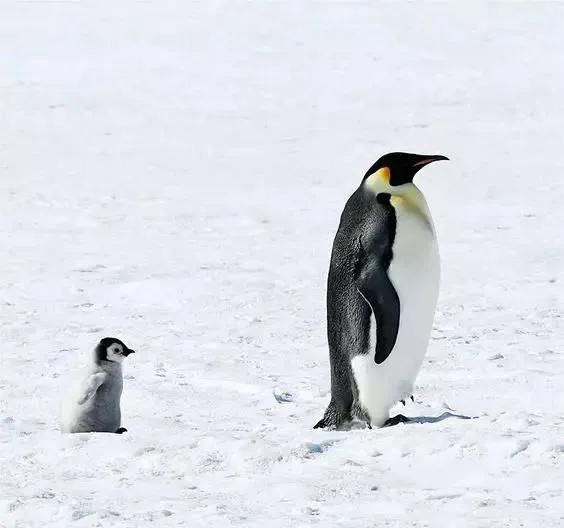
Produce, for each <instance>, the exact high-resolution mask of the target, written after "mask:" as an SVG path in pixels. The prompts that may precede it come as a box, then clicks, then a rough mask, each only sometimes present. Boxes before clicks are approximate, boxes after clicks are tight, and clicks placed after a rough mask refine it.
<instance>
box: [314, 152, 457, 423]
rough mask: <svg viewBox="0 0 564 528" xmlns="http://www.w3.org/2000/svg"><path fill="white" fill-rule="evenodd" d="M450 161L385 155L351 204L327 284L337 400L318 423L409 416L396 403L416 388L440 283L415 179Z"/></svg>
mask: <svg viewBox="0 0 564 528" xmlns="http://www.w3.org/2000/svg"><path fill="white" fill-rule="evenodd" d="M446 159H448V158H446V157H445V156H426V155H420V154H408V153H405V152H393V153H390V154H386V155H385V156H382V157H381V158H380V159H379V160H378V161H377V162H376V163H375V164H374V165H372V167H370V169H369V170H368V172H367V173H366V175H365V176H364V178H363V180H362V183H361V184H360V187H359V188H358V189H357V190H356V191H355V192H354V193H353V195H352V196H351V197H350V198H349V200H348V202H347V204H346V205H345V209H344V211H343V213H342V215H341V222H340V225H339V229H338V231H337V234H336V236H335V240H334V242H333V251H332V254H331V264H330V268H329V277H328V284H327V333H328V340H329V357H330V363H331V401H330V403H329V406H328V407H327V410H326V411H325V415H324V416H323V418H322V419H321V420H320V421H319V422H318V423H317V424H316V425H315V428H323V427H329V428H338V427H340V426H342V425H344V424H346V423H347V422H348V421H350V420H351V419H353V418H358V419H360V420H363V421H365V422H367V423H368V425H374V426H377V427H380V426H383V425H393V424H395V423H399V422H401V421H406V420H407V419H406V418H405V417H404V416H403V415H398V416H396V417H394V418H390V408H391V407H392V406H393V405H394V404H395V403H397V402H398V401H400V400H404V399H405V398H406V397H408V396H410V395H411V394H412V388H413V383H414V381H415V378H416V376H417V373H418V371H419V368H420V367H421V363H422V361H423V357H424V355H425V351H426V348H427V344H428V341H429V336H430V333H431V328H432V324H433V316H434V313H435V307H436V303H437V296H438V290H439V252H438V245H437V239H436V237H435V229H434V226H433V221H432V219H431V214H430V212H429V208H428V207H427V202H426V201H425V197H424V196H423V193H422V192H421V191H420V190H419V189H418V188H417V187H416V186H415V185H414V183H413V177H414V176H415V174H416V173H417V172H418V171H419V170H421V169H422V168H423V167H425V166H426V165H428V164H429V163H432V162H434V161H439V160H446Z"/></svg>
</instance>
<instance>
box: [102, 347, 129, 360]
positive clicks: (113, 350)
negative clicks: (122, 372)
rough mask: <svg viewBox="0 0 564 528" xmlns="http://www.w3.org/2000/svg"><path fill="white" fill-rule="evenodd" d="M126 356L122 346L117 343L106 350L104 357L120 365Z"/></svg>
mask: <svg viewBox="0 0 564 528" xmlns="http://www.w3.org/2000/svg"><path fill="white" fill-rule="evenodd" d="M126 356H127V354H124V350H123V346H121V345H120V344H119V343H112V344H111V345H110V346H109V347H108V348H107V349H106V357H107V359H108V361H115V362H116V363H121V362H122V361H123V358H124V357H126Z"/></svg>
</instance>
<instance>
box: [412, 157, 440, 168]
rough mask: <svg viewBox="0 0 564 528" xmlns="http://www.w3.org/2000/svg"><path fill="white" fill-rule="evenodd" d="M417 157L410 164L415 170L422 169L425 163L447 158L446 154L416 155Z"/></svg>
mask: <svg viewBox="0 0 564 528" xmlns="http://www.w3.org/2000/svg"><path fill="white" fill-rule="evenodd" d="M418 157H419V159H418V160H417V161H416V162H415V163H414V164H413V165H412V167H413V168H414V169H416V170H419V169H422V168H423V167H425V165H429V163H433V161H441V160H448V158H447V157H446V156H441V155H440V154H437V155H435V156H418Z"/></svg>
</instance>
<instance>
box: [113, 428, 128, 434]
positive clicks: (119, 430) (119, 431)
mask: <svg viewBox="0 0 564 528" xmlns="http://www.w3.org/2000/svg"><path fill="white" fill-rule="evenodd" d="M123 433H127V429H126V428H125V427H120V428H119V429H118V430H117V431H116V433H115V434H123Z"/></svg>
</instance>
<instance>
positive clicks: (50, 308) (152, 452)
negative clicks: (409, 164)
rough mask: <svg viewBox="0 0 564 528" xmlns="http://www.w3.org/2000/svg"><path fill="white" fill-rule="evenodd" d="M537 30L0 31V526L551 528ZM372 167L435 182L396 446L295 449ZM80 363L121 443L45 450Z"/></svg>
mask: <svg viewBox="0 0 564 528" xmlns="http://www.w3.org/2000/svg"><path fill="white" fill-rule="evenodd" d="M563 15H564V8H563V6H562V5H559V4H548V3H541V4H539V3H529V4H526V3H520V4H486V3H483V4H479V3H473V4H466V5H462V4H461V3H451V4H445V3H436V4H434V3H427V4H423V3H417V4H415V3H410V4H401V5H400V4H391V3H390V4H387V3H386V4H385V3H362V2H346V3H345V2H332V3H300V2H288V3H281V2H277V3H243V2H232V3H228V2H223V3H215V2H210V3H195V2H190V3H173V2H143V3H141V2H123V3H110V2H106V3H104V2H101V3H78V2H5V3H3V4H2V16H1V17H0V49H2V61H0V90H1V92H0V93H1V97H0V116H1V120H0V123H1V125H0V208H1V211H2V215H1V216H0V239H1V240H2V241H3V244H2V259H1V260H0V276H1V281H0V288H1V295H0V325H1V335H2V349H1V353H0V357H1V359H2V367H3V368H2V369H1V370H0V424H1V425H0V526H2V528H5V527H6V528H16V527H17V528H27V527H35V526H41V527H42V528H49V527H57V528H60V527H62V526H64V527H66V526H73V527H77V528H82V527H95V526H104V527H125V528H142V527H146V526H159V527H163V528H166V527H169V526H189V527H191V528H193V527H195V528H198V527H204V526H205V527H215V526H241V527H249V528H253V527H263V526H268V527H273V528H277V527H284V528H286V527H289V526H292V527H294V526H295V527H305V526H323V527H346V528H366V527H367V526H388V527H404V526H410V527H433V528H435V527H441V526H449V527H450V526H457V527H484V526H488V527H503V526H511V527H514V526H550V527H557V526H564V492H563V489H564V483H563V480H562V475H563V469H562V458H563V454H564V439H563V437H562V431H563V425H564V411H563V410H562V402H563V401H564V364H563V362H562V356H561V352H562V344H563V337H564V327H563V323H562V314H563V313H564V306H563V295H562V293H563V289H562V282H561V281H562V277H561V270H562V269H563V267H564V250H563V249H564V248H563V244H562V237H561V233H562V225H563V222H564V212H563V208H562V198H563V196H564V195H563V192H564V183H563V180H562V178H561V174H562V173H563V171H564V151H563V149H562V134H561V128H562V120H563V118H564V102H563V98H562V94H563V93H564V71H563V63H562V50H563V48H564V37H563V36H562V31H561V21H562V16H563ZM400 149H401V150H406V151H412V152H419V153H431V154H445V155H447V156H449V157H450V158H451V160H452V161H451V162H444V163H441V164H436V165H433V166H432V167H429V168H427V169H426V170H425V171H422V172H421V174H420V175H419V177H418V179H417V181H418V184H419V185H420V187H421V188H422V189H423V191H424V192H425V194H426V197H427V200H428V202H429V206H430V208H431V211H432V213H433V217H434V220H435V224H436V227H437V233H438V237H439V242H440V250H441V257H442V285H441V292H440V297H439V307H438V313H437V316H436V319H435V325H434V329H433V334H432V340H431V345H430V349H429V352H428V355H427V357H426V359H425V361H424V364H423V367H422V370H421V372H420V375H419V377H418V379H417V381H416V393H415V403H411V402H407V406H406V408H405V411H404V410H403V408H400V407H401V406H399V407H398V408H397V409H396V410H398V411H402V412H405V413H406V414H408V415H409V416H412V417H418V418H417V419H416V420H415V423H411V424H405V425H398V426H396V427H393V428H388V429H380V430H377V429H373V430H366V429H355V430H351V431H332V432H326V431H318V430H316V431H313V430H312V426H313V425H314V424H315V422H316V421H317V420H319V419H320V418H321V416H322V414H323V411H324V409H325V406H326V404H327V402H328V390H329V368H328V353H327V345H326V337H325V306H324V295H325V280H326V272H327V266H328V262H329V254H330V248H331V242H332V237H333V235H334V232H335V230H336V227H337V223H338V219H339V215H340V212H341V210H342V207H343V205H344V203H345V201H346V199H347V197H348V196H349V194H350V193H351V192H352V191H353V190H354V188H355V187H356V186H357V185H358V183H359V182H360V179H361V178H362V175H363V173H364V171H365V170H366V169H367V168H368V167H369V166H370V165H371V164H372V163H373V162H374V161H375V159H376V158H378V157H379V156H380V155H381V154H383V153H385V152H388V151H393V150H400ZM106 335H108V336H116V337H119V338H121V339H123V340H124V341H125V342H126V343H127V344H128V345H129V346H131V347H132V348H134V349H135V350H136V351H137V354H136V355H135V356H133V357H131V358H130V360H128V362H127V363H126V364H124V371H125V379H124V394H123V399H122V415H123V423H122V425H123V426H125V427H127V428H128V429H129V432H128V433H126V434H124V435H104V434H99V435H95V434H78V435H63V434H61V433H60V431H59V430H58V409H59V406H60V398H61V395H62V393H63V392H64V390H65V388H66V385H65V383H66V382H65V379H66V376H67V375H68V374H69V373H70V372H72V371H73V370H74V369H75V368H76V367H77V366H78V365H80V364H82V363H84V361H86V360H87V359H88V357H89V355H90V351H91V350H92V348H93V347H94V346H95V345H96V343H97V341H98V340H99V339H100V338H101V337H104V336H106ZM455 415H461V416H468V417H476V418H473V419H461V418H458V417H457V416H455Z"/></svg>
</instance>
